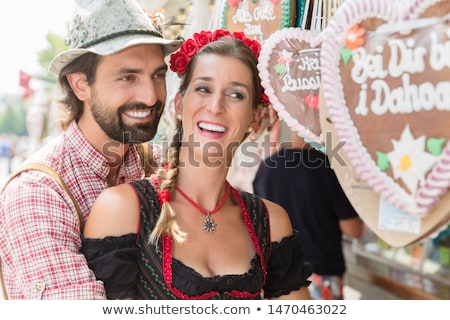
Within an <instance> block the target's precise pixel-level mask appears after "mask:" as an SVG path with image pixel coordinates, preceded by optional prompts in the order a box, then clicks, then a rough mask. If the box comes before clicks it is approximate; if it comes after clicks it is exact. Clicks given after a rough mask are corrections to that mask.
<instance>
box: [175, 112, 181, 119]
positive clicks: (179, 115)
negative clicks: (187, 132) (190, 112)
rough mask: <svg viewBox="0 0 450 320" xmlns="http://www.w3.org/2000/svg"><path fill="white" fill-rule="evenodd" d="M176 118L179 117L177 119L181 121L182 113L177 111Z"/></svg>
mask: <svg viewBox="0 0 450 320" xmlns="http://www.w3.org/2000/svg"><path fill="white" fill-rule="evenodd" d="M175 118H177V120H179V121H181V114H180V113H177V114H176V115H175Z"/></svg>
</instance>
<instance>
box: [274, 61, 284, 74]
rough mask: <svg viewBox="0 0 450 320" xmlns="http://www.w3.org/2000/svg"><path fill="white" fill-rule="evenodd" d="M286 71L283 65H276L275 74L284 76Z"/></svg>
mask: <svg viewBox="0 0 450 320" xmlns="http://www.w3.org/2000/svg"><path fill="white" fill-rule="evenodd" d="M285 71H286V66H285V65H284V64H282V63H278V64H276V65H275V72H276V73H278V74H283V73H284V72H285Z"/></svg>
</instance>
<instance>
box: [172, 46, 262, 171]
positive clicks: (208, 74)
mask: <svg viewBox="0 0 450 320" xmlns="http://www.w3.org/2000/svg"><path fill="white" fill-rule="evenodd" d="M254 85H255V84H254V83H253V82H252V75H251V71H250V68H248V67H247V66H246V65H245V64H243V63H242V62H241V61H240V60H238V59H236V58H231V57H224V56H219V55H215V54H207V55H204V56H202V57H200V59H199V60H198V62H197V64H196V65H195V67H194V69H193V73H192V80H191V82H190V83H189V85H188V87H187V90H186V93H185V95H184V96H183V97H182V98H181V100H180V101H179V104H178V106H177V108H178V109H179V110H181V114H182V120H183V143H184V145H183V146H187V147H188V148H186V149H185V150H189V153H190V154H192V153H194V154H195V155H198V156H201V157H202V158H203V160H204V161H208V160H209V161H211V165H214V164H215V163H214V159H217V158H222V157H225V159H226V161H225V162H226V163H231V158H232V156H233V154H234V151H235V150H236V148H237V147H238V145H239V144H240V142H241V141H242V139H243V137H244V135H245V133H246V132H247V131H248V129H249V127H250V126H251V123H252V122H253V120H254V117H255V111H254V110H253V108H252V101H253V89H254ZM186 143H187V145H186ZM199 152H200V153H199ZM196 158H197V157H196Z"/></svg>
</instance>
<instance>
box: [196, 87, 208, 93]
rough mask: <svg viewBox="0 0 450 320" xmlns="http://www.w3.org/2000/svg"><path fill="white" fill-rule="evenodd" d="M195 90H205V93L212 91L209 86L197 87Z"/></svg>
mask: <svg viewBox="0 0 450 320" xmlns="http://www.w3.org/2000/svg"><path fill="white" fill-rule="evenodd" d="M195 91H198V92H204V93H210V92H211V90H209V88H208V87H197V88H196V89H195Z"/></svg>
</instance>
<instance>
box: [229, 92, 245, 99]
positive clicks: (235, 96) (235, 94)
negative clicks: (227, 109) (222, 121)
mask: <svg viewBox="0 0 450 320" xmlns="http://www.w3.org/2000/svg"><path fill="white" fill-rule="evenodd" d="M228 96H230V97H232V98H235V99H239V100H244V99H245V96H244V95H243V94H242V93H240V92H231V93H230V94H228Z"/></svg>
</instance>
